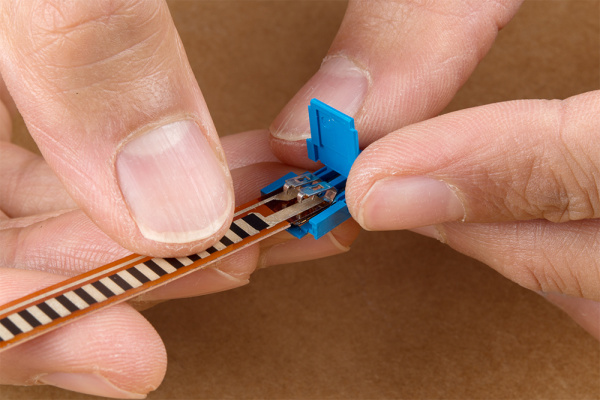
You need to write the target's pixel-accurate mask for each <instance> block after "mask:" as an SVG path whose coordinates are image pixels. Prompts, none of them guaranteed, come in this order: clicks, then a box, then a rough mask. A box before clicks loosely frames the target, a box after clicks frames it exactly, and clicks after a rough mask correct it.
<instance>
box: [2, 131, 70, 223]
mask: <svg viewBox="0 0 600 400" xmlns="http://www.w3.org/2000/svg"><path fill="white" fill-rule="evenodd" d="M0 171H2V174H1V175H0V187H2V190H0V208H1V209H2V210H3V211H4V212H5V213H6V214H7V215H8V216H10V217H12V218H18V217H24V216H29V215H34V214H40V213H47V212H52V211H57V210H62V209H69V208H75V207H77V204H75V202H74V201H73V199H71V197H70V196H69V195H68V194H67V192H66V191H65V189H64V187H63V185H62V184H61V182H60V181H59V180H58V178H57V177H56V174H54V172H53V171H52V170H51V169H50V167H48V164H46V162H45V161H44V160H43V158H42V157H40V156H38V155H36V154H33V153H32V152H30V151H27V150H25V149H23V148H21V147H19V146H17V145H15V144H12V143H9V142H2V141H0Z"/></svg>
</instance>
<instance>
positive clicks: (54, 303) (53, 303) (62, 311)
mask: <svg viewBox="0 0 600 400" xmlns="http://www.w3.org/2000/svg"><path fill="white" fill-rule="evenodd" d="M45 303H46V304H48V305H49V306H50V308H51V309H53V310H54V311H56V313H57V314H58V315H60V316H61V317H66V316H67V315H69V314H71V311H69V310H67V309H66V308H65V306H63V305H62V304H60V303H59V302H58V300H56V299H48V300H46V301H45Z"/></svg>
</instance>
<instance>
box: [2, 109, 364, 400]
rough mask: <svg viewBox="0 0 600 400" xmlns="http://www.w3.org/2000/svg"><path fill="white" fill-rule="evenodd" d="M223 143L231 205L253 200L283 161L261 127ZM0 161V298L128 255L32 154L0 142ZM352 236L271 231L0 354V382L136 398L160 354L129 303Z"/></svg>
mask: <svg viewBox="0 0 600 400" xmlns="http://www.w3.org/2000/svg"><path fill="white" fill-rule="evenodd" d="M5 111H6V110H5V108H4V107H3V105H2V104H1V103H0V115H7V113H6V112H5ZM2 122H3V125H2V126H0V133H2V136H3V137H4V138H6V137H8V134H7V129H9V126H8V125H9V124H8V122H10V119H2ZM223 148H224V151H225V154H226V156H227V159H229V160H232V162H231V163H230V164H229V166H230V168H231V175H232V177H233V183H234V187H235V193H236V202H237V203H244V202H247V201H249V200H251V199H253V198H256V197H257V193H258V192H259V191H260V188H261V187H264V186H265V185H267V184H268V183H270V182H271V181H273V180H275V179H276V178H278V177H280V176H282V175H283V174H285V173H287V172H289V171H290V169H291V168H290V167H289V166H285V165H283V164H281V163H278V162H276V161H275V157H274V156H273V155H272V154H271V152H270V151H269V147H268V132H266V131H253V132H247V133H242V134H238V135H232V136H228V137H226V138H225V139H224V140H223ZM0 169H1V170H2V171H3V173H2V175H1V176H0V185H2V187H3V188H10V189H9V190H6V191H3V192H2V193H3V196H2V198H1V199H0V209H1V210H9V211H6V214H9V216H7V215H5V214H4V215H2V218H0V248H2V249H4V251H3V252H2V256H1V257H0V304H5V303H7V302H9V301H11V300H14V299H16V298H19V297H22V296H24V295H26V294H28V293H31V292H33V291H35V290H37V289H40V288H42V287H46V286H48V285H51V284H54V283H57V282H59V281H61V280H62V279H64V277H65V276H71V275H75V274H78V273H82V272H85V271H87V270H90V269H93V268H96V267H98V266H101V265H103V264H107V263H109V262H112V261H114V260H115V259H118V258H121V257H123V256H125V255H127V254H129V253H130V251H128V250H126V249H124V248H123V247H121V246H119V245H118V244H117V243H115V242H114V241H113V240H112V239H111V238H109V237H108V236H107V235H106V234H104V233H103V232H102V231H101V230H100V229H99V228H98V227H97V226H96V225H94V223H93V222H92V221H91V220H90V219H89V218H88V217H87V216H86V215H85V214H84V213H83V212H82V211H81V209H79V208H77V207H76V205H75V204H74V202H73V201H72V200H70V198H69V196H68V194H67V193H66V192H65V190H64V189H63V187H62V185H61V184H60V182H59V181H58V179H57V178H56V176H55V175H54V174H53V173H52V171H51V170H50V168H49V167H48V165H47V164H46V163H45V162H44V160H43V159H42V158H41V157H39V156H37V155H34V154H32V153H30V152H28V151H26V150H24V149H22V148H19V147H17V146H15V145H14V144H11V143H9V142H7V141H1V142H0ZM18 205H22V207H20V208H19V207H17V206H18ZM357 234H358V225H357V224H356V223H355V222H354V221H351V220H350V221H348V222H346V223H344V224H342V225H341V226H340V227H338V228H337V229H336V230H334V231H332V232H330V233H329V234H327V235H326V236H324V237H323V238H321V239H319V240H314V239H312V238H311V237H305V238H303V239H301V240H297V239H295V238H292V236H291V235H289V234H287V233H286V232H284V233H281V234H278V235H275V236H273V237H272V238H270V239H268V240H266V241H263V242H261V243H260V245H254V246H251V247H249V248H246V249H244V250H241V251H239V252H238V253H236V254H234V255H232V256H230V257H227V258H225V259H223V260H222V261H219V262H218V263H216V264H213V265H211V266H210V267H208V268H207V269H204V270H200V271H198V272H195V273H192V274H190V275H189V276H186V277H184V278H181V279H179V280H177V281H175V282H172V283H170V284H167V285H165V286H162V287H160V288H158V289H156V290H153V291H150V292H147V293H145V294H143V295H141V296H139V297H137V298H136V299H134V300H133V301H132V302H131V304H119V305H116V306H113V307H108V308H107V309H104V310H102V311H100V312H98V313H96V314H94V315H91V316H88V317H85V318H82V319H81V320H79V321H76V322H74V323H72V324H70V325H67V326H65V327H63V328H60V329H57V330H56V331H53V332H50V333H48V334H45V335H43V336H41V337H39V338H36V339H34V340H31V341H29V342H27V343H24V344H22V345H20V346H18V347H15V348H13V349H10V350H7V351H5V352H2V353H0V384H15V385H33V384H50V385H55V386H58V387H62V388H65V389H69V390H74V391H79V392H83V393H90V394H95V395H101V396H106V397H118V398H139V397H141V396H142V395H144V394H146V393H147V392H149V391H151V390H153V389H155V388H157V387H158V385H159V384H160V382H161V380H162V378H163V376H164V373H165V369H166V352H165V349H164V346H163V344H162V341H161V340H160V338H159V337H158V335H157V333H156V331H155V330H154V329H153V328H152V326H151V325H150V324H149V323H148V322H147V321H146V320H145V319H144V317H143V316H142V315H141V314H139V313H138V312H137V311H136V310H135V308H137V309H143V308H147V307H148V306H150V305H153V304H156V303H157V302H161V301H164V300H167V299H173V298H182V297H190V296H198V295H203V294H208V293H214V292H218V291H223V290H228V289H233V288H236V287H239V286H243V285H245V284H247V283H248V282H249V277H250V274H251V273H252V272H253V271H254V270H255V269H256V268H257V267H267V266H271V265H276V264H282V263H289V262H299V261H303V260H308V259H314V258H320V257H326V256H329V255H334V254H339V253H342V252H344V251H347V250H348V249H349V245H350V244H351V243H352V242H353V241H354V239H355V238H356V235H357ZM290 239H293V240H290ZM132 306H133V307H132ZM90 332H93V334H90ZM116 333H118V334H116ZM131 366H138V367H136V368H131Z"/></svg>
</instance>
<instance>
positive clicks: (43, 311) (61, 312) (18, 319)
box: [0, 214, 269, 342]
mask: <svg viewBox="0 0 600 400" xmlns="http://www.w3.org/2000/svg"><path fill="white" fill-rule="evenodd" d="M268 227H269V225H268V224H267V223H266V222H265V221H264V219H263V218H262V217H261V216H259V215H257V214H249V215H247V216H245V217H243V218H240V219H238V220H236V221H234V222H232V224H231V227H230V229H229V231H227V233H226V234H225V236H223V238H221V240H220V241H219V242H217V243H215V244H214V245H213V246H211V247H209V248H208V249H206V250H205V251H203V252H201V253H199V254H192V255H191V256H188V257H180V258H164V259H163V258H153V259H151V260H148V261H146V262H144V263H140V264H137V265H134V266H132V267H130V268H128V269H125V270H122V271H119V272H117V273H115V274H112V275H109V276H107V277H104V278H102V279H99V280H97V281H95V282H92V283H89V284H86V285H83V286H82V287H80V288H77V289H74V290H72V291H68V292H66V293H63V294H61V295H58V296H56V297H54V298H51V299H48V300H46V301H43V302H40V303H38V304H35V305H31V306H30V307H28V308H26V309H24V310H22V311H19V312H16V313H13V314H10V315H8V316H7V317H4V318H2V319H0V342H3V341H7V340H10V339H12V338H14V337H15V336H17V335H19V334H21V333H25V332H29V331H31V330H33V329H34V328H36V327H38V326H41V325H45V324H48V323H50V322H52V321H54V320H57V319H59V318H63V317H67V316H69V315H70V314H72V313H74V312H76V311H79V310H83V309H86V308H88V307H89V306H91V305H93V304H96V303H101V302H103V301H105V300H106V299H108V298H110V297H113V296H117V295H119V294H121V293H124V292H126V291H128V290H131V289H134V288H137V287H140V286H142V285H144V284H146V283H148V282H151V281H154V280H157V279H158V278H159V277H161V276H164V275H167V274H170V273H172V272H175V271H177V270H178V269H179V268H182V267H184V266H187V265H190V264H192V263H193V262H195V261H197V260H201V259H203V258H206V257H208V256H210V255H211V254H214V253H216V252H218V251H221V250H223V249H225V248H226V247H228V246H231V245H232V244H234V243H238V242H240V241H242V240H243V239H245V238H247V237H250V236H253V235H256V234H257V233H258V232H260V231H262V230H264V229H266V228H268Z"/></svg>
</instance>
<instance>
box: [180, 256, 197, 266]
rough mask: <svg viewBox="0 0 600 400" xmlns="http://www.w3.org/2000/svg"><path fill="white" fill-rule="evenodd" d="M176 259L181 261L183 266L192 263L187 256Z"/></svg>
mask: <svg viewBox="0 0 600 400" xmlns="http://www.w3.org/2000/svg"><path fill="white" fill-rule="evenodd" d="M177 260H179V262H180V263H182V264H183V265H184V266H185V267H187V266H188V265H190V264H192V263H193V261H192V260H190V259H189V258H187V257H179V258H178V259H177Z"/></svg>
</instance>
